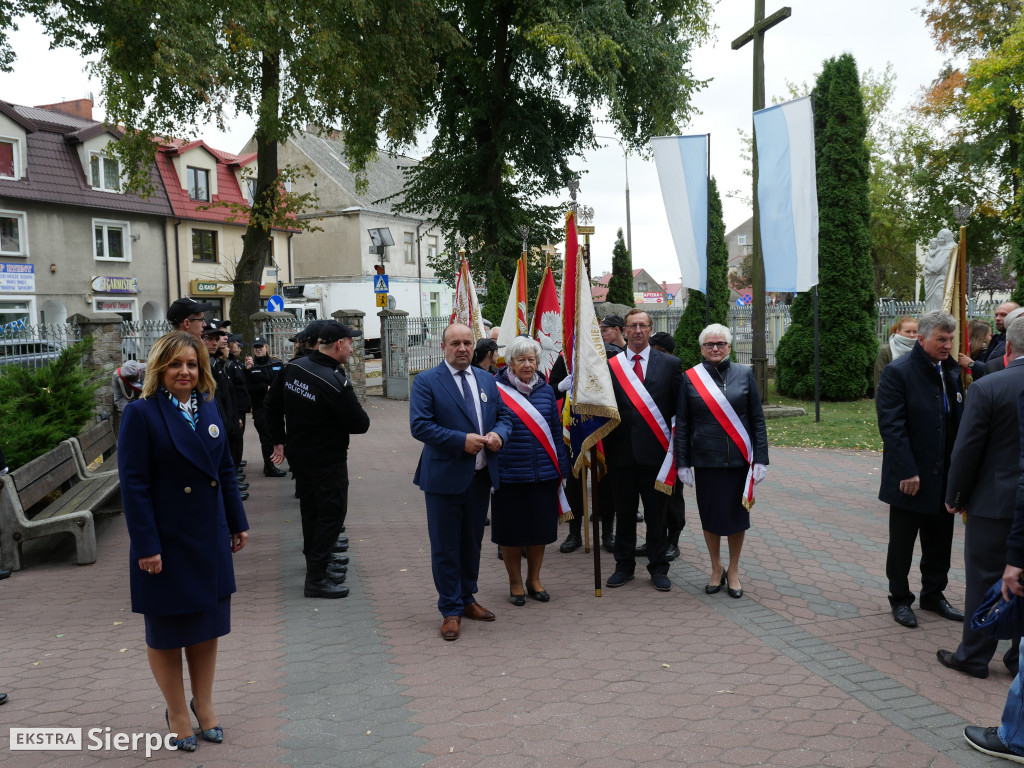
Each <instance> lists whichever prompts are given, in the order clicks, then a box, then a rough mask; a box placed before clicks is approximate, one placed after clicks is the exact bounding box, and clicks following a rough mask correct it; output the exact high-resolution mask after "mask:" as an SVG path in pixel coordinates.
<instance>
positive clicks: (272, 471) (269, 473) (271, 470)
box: [263, 464, 288, 477]
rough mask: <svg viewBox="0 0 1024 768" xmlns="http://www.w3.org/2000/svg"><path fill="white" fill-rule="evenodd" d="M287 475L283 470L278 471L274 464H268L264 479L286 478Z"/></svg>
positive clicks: (264, 469)
mask: <svg viewBox="0 0 1024 768" xmlns="http://www.w3.org/2000/svg"><path fill="white" fill-rule="evenodd" d="M287 474H288V473H287V472H285V471H284V470H283V469H278V468H277V467H275V466H274V465H273V464H267V465H266V466H265V467H264V468H263V476H264V477H285V476H286V475H287Z"/></svg>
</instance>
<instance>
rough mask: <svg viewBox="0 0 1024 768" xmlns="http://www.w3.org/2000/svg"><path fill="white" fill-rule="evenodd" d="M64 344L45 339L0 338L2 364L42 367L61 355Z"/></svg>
mask: <svg viewBox="0 0 1024 768" xmlns="http://www.w3.org/2000/svg"><path fill="white" fill-rule="evenodd" d="M63 348H64V347H63V345H61V344H58V343H57V342H55V341H47V340H45V339H0V366H3V365H18V366H21V367H22V368H41V367H42V366H44V365H49V364H50V362H52V361H53V360H56V359H57V357H58V356H59V355H60V353H61V350H62V349H63Z"/></svg>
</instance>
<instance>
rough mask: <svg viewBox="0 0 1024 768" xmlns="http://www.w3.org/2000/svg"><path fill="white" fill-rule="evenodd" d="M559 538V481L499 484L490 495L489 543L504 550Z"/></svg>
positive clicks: (546, 542)
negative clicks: (497, 545)
mask: <svg viewBox="0 0 1024 768" xmlns="http://www.w3.org/2000/svg"><path fill="white" fill-rule="evenodd" d="M557 538H558V480H544V481H542V482H539V483H502V485H501V487H500V488H499V489H498V490H497V491H495V492H494V495H493V496H491V541H492V542H494V543H495V544H499V545H501V546H503V547H529V546H532V545H535V544H550V543H551V542H553V541H554V540H555V539H557Z"/></svg>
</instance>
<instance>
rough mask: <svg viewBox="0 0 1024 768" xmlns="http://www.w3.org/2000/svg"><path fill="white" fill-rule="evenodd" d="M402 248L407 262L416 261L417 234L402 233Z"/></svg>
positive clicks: (413, 262) (412, 262)
mask: <svg viewBox="0 0 1024 768" xmlns="http://www.w3.org/2000/svg"><path fill="white" fill-rule="evenodd" d="M402 249H403V251H404V253H405V263H406V264H415V263H416V235H414V234H413V233H412V232H403V233H402Z"/></svg>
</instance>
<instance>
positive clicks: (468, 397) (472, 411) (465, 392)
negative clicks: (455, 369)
mask: <svg viewBox="0 0 1024 768" xmlns="http://www.w3.org/2000/svg"><path fill="white" fill-rule="evenodd" d="M459 376H461V377H462V397H463V399H464V400H465V401H466V407H467V408H469V415H470V417H471V418H472V419H473V421H474V422H475V423H476V428H477V434H480V435H482V434H483V427H482V426H480V421H479V420H478V419H477V417H476V403H474V402H473V393H472V392H471V391H470V389H469V379H468V378H467V377H468V376H469V374H468V373H467V372H466V371H459Z"/></svg>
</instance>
